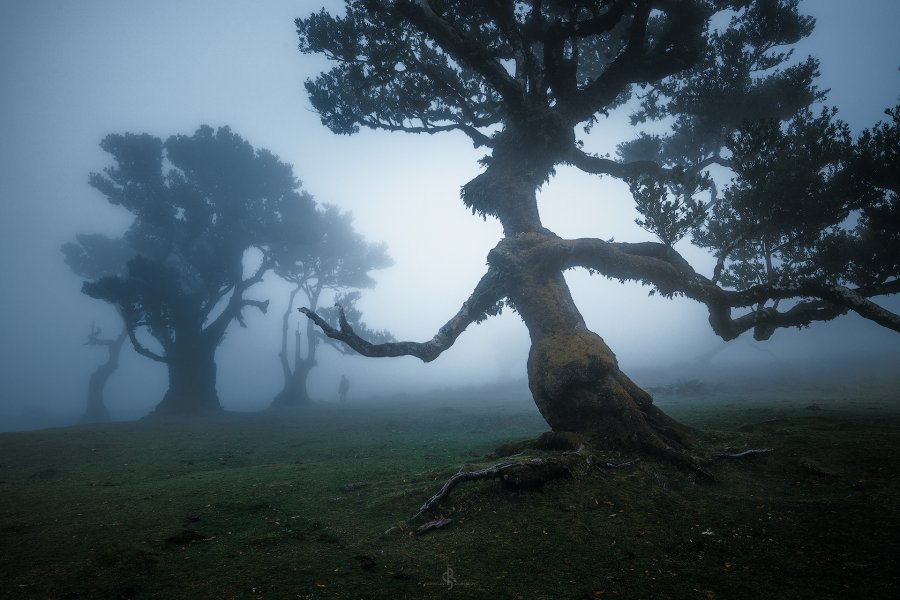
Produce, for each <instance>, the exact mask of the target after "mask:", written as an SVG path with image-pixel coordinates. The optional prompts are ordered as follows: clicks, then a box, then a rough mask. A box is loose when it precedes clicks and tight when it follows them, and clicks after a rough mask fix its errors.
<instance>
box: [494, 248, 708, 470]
mask: <svg viewBox="0 0 900 600" xmlns="http://www.w3.org/2000/svg"><path fill="white" fill-rule="evenodd" d="M557 239H558V238H556V236H554V235H552V234H546V233H536V232H532V233H527V234H519V235H516V236H511V237H507V238H506V239H504V240H503V241H501V242H500V244H499V245H498V246H497V247H496V248H495V249H494V250H493V251H492V252H491V256H490V259H489V260H490V262H491V266H495V265H496V266H497V267H499V268H501V269H503V270H504V272H506V273H507V274H508V277H509V280H510V281H513V282H515V283H513V284H512V285H510V289H509V290H508V293H509V296H508V298H509V301H510V302H511V303H512V305H513V306H514V307H515V309H516V311H517V312H518V313H519V314H520V315H521V317H522V319H523V320H524V321H525V325H526V326H527V327H528V332H529V334H530V336H531V350H530V352H529V354H528V385H529V388H530V389H531V393H532V396H533V397H534V401H535V404H536V405H537V407H538V410H540V412H541V414H542V415H543V417H544V419H545V420H546V421H547V423H548V424H549V425H550V427H551V428H552V429H553V430H554V431H573V432H578V433H581V434H584V435H586V436H587V437H589V438H590V439H592V440H593V441H594V442H595V443H596V444H598V445H600V446H603V447H609V448H621V449H636V450H640V451H644V452H649V453H652V454H656V455H661V456H666V457H668V458H672V457H673V456H678V455H679V454H680V453H681V451H683V450H684V449H685V448H687V447H689V446H690V437H691V436H690V429H689V428H687V427H686V426H684V425H682V424H680V423H678V422H677V421H676V420H674V419H672V418H671V417H669V416H667V415H666V414H664V413H663V412H662V411H661V410H659V408H657V407H656V406H654V404H653V400H652V398H651V397H650V395H649V394H647V392H645V391H643V390H642V389H641V388H640V387H638V386H637V385H636V384H635V383H634V382H633V381H631V379H629V378H628V376H627V375H625V374H624V373H623V372H622V371H621V370H620V369H619V365H618V362H617V361H616V357H615V354H613V352H612V350H611V349H610V348H609V346H607V345H606V343H605V342H604V341H603V339H602V338H601V337H600V336H599V335H597V334H596V333H594V332H592V331H590V330H589V329H588V328H587V326H586V325H585V323H584V319H583V318H582V316H581V313H579V312H578V309H577V308H576V306H575V303H574V301H573V300H572V296H571V294H570V292H569V288H568V286H567V284H566V281H565V279H564V278H563V275H562V273H561V272H560V271H559V270H558V269H556V268H545V267H544V266H543V265H542V261H541V259H540V256H541V248H542V246H544V245H546V244H548V243H549V244H552V243H553V242H554V240H557Z"/></svg>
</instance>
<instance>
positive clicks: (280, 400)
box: [272, 308, 316, 408]
mask: <svg viewBox="0 0 900 600" xmlns="http://www.w3.org/2000/svg"><path fill="white" fill-rule="evenodd" d="M288 310H290V308H289V309H288ZM300 343H301V338H300V332H299V331H295V332H294V366H293V368H290V367H289V366H288V361H287V357H286V356H285V354H284V352H285V350H286V349H285V348H283V349H282V354H281V355H280V356H281V363H282V369H283V371H284V386H283V387H282V388H281V391H280V392H278V394H277V395H276V396H275V398H274V399H273V400H272V408H289V407H294V406H305V405H307V404H312V399H311V398H310V397H309V392H307V390H306V381H307V379H308V378H309V372H310V371H312V370H313V368H314V367H315V366H316V359H315V357H314V356H313V357H312V358H310V357H307V358H301V356H300Z"/></svg>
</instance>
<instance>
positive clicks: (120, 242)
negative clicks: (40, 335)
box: [61, 234, 134, 423]
mask: <svg viewBox="0 0 900 600" xmlns="http://www.w3.org/2000/svg"><path fill="white" fill-rule="evenodd" d="M61 250H62V252H63V254H64V255H65V260H66V264H67V265H68V266H69V268H70V269H72V272H73V273H75V274H76V275H78V276H80V277H84V278H85V279H99V278H101V277H106V276H111V275H117V274H123V273H125V271H126V269H127V263H128V260H129V259H130V258H132V257H133V256H134V252H133V250H132V249H131V248H129V247H128V244H127V243H126V242H125V240H124V239H122V238H117V239H112V238H108V237H106V236H103V235H98V234H90V235H87V234H78V235H76V236H75V241H74V242H67V243H65V244H63V245H62V248H61ZM119 316H120V317H121V313H119ZM101 335H102V330H101V329H100V328H99V327H97V326H96V324H95V323H91V332H90V334H88V339H87V341H86V342H85V345H87V346H101V347H104V348H106V350H107V357H106V362H104V363H102V364H100V365H99V366H98V367H97V368H96V369H95V370H94V372H93V373H91V377H90V379H89V380H88V392H87V405H86V407H85V411H84V414H83V415H82V417H81V420H82V421H83V422H86V423H99V422H104V421H108V420H109V410H108V409H107V407H106V401H105V400H104V397H103V392H104V390H105V388H106V383H107V382H108V381H109V378H110V377H112V375H113V373H115V372H116V369H118V367H119V355H120V354H121V352H122V346H123V345H124V343H125V339H126V338H127V337H128V331H127V329H126V328H125V326H124V321H123V325H122V330H121V332H120V333H119V334H118V335H117V336H116V337H115V338H102V337H100V336H101Z"/></svg>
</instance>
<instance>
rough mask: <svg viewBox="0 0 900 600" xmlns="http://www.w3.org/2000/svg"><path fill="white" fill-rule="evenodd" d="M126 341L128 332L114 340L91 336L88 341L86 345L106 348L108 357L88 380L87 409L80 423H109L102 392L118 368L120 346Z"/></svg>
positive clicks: (123, 332)
mask: <svg viewBox="0 0 900 600" xmlns="http://www.w3.org/2000/svg"><path fill="white" fill-rule="evenodd" d="M92 333H93V332H92ZM96 333H97V334H98V335H99V333H100V331H99V329H97V330H96ZM126 339H128V331H127V330H123V331H122V333H120V334H119V336H118V337H117V338H116V339H114V340H106V339H103V340H101V339H99V338H98V337H97V336H96V335H92V337H91V338H90V340H89V341H88V344H91V345H100V346H106V348H107V351H108V355H107V359H106V362H105V363H103V364H102V365H100V366H99V367H97V369H96V370H95V371H94V372H93V373H91V378H90V379H89V380H88V396H87V407H86V408H85V410H84V414H83V415H82V416H81V422H82V423H105V422H106V421H109V410H107V408H106V402H105V401H104V399H103V390H104V389H105V388H106V382H107V381H109V378H110V377H111V376H112V374H113V373H115V372H116V369H118V368H119V355H120V354H121V352H122V346H123V345H124V343H125V340H126Z"/></svg>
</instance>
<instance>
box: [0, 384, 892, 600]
mask: <svg viewBox="0 0 900 600" xmlns="http://www.w3.org/2000/svg"><path fill="white" fill-rule="evenodd" d="M694 391H696V390H694ZM897 399H898V398H897V395H896V389H888V390H883V389H882V390H872V389H869V390H856V392H855V393H853V392H851V393H850V394H849V395H847V397H843V396H842V395H841V392H838V393H835V390H833V389H830V390H812V391H809V390H807V391H806V392H802V393H800V392H796V391H791V392H784V391H778V390H774V391H769V392H766V393H765V394H756V395H752V396H751V395H749V394H746V393H741V392H740V391H739V390H738V391H734V390H730V391H727V392H723V391H721V390H713V391H708V392H706V393H704V394H702V395H697V396H690V395H684V394H678V395H671V396H668V397H667V396H666V395H665V392H660V393H659V396H658V398H657V400H658V402H659V403H660V405H661V406H662V408H663V409H664V410H666V411H667V412H668V413H670V414H672V415H673V416H674V417H676V418H678V419H679V420H681V421H683V422H685V423H687V424H689V425H692V426H695V427H698V428H699V429H701V430H703V431H705V432H706V433H705V434H704V436H703V442H704V448H705V449H706V451H708V452H709V453H712V452H735V451H739V450H743V449H746V448H751V447H768V448H772V450H773V451H772V452H771V453H770V454H766V455H761V456H755V457H752V458H747V459H744V460H733V459H726V458H719V459H710V462H709V463H708V466H709V468H710V469H711V470H712V471H713V472H714V473H715V474H716V475H717V477H718V480H717V481H716V482H707V481H703V480H699V479H698V478H697V477H696V476H695V475H693V474H691V473H687V472H684V471H681V470H679V469H677V468H674V467H671V466H669V465H665V464H659V463H656V462H653V461H652V460H641V461H639V462H636V463H632V464H627V465H624V466H621V467H619V468H611V467H609V466H606V463H610V464H616V465H618V464H621V463H623V462H626V461H627V460H628V457H625V456H614V455H602V456H595V457H593V462H592V463H591V464H587V462H586V461H585V463H584V465H582V466H580V467H577V468H576V469H574V474H575V478H574V479H566V480H559V481H553V482H550V483H548V484H546V485H545V486H544V488H543V489H542V490H539V491H530V492H510V491H506V490H504V489H503V487H502V486H501V484H500V483H499V482H497V481H486V482H477V483H472V484H464V485H462V486H460V487H459V488H457V489H455V490H454V491H453V492H452V493H451V494H450V496H449V497H448V499H447V500H446V501H445V502H444V503H443V506H442V507H441V508H440V509H439V510H438V511H436V512H435V513H433V514H432V515H431V516H439V515H440V516H446V517H450V518H452V519H453V521H452V523H451V524H450V525H449V526H448V527H445V528H443V529H440V530H435V531H431V532H429V533H427V534H425V535H420V536H415V535H412V534H411V530H412V529H414V528H415V527H417V526H418V525H420V524H421V523H422V520H419V521H413V520H412V515H413V514H414V513H415V512H416V511H417V510H418V508H419V506H420V505H421V504H422V502H423V501H424V500H425V499H427V498H428V497H429V496H431V495H432V494H433V493H434V492H436V491H437V490H438V489H439V488H440V486H441V484H442V483H443V481H444V480H446V479H447V478H448V477H449V476H451V475H453V474H454V473H456V472H457V471H458V470H459V469H460V468H464V469H478V468H483V467H486V466H490V465H492V464H495V463H496V462H498V461H499V460H500V459H497V458H495V457H492V456H491V455H490V453H491V451H492V450H493V449H494V448H496V447H497V446H499V445H500V444H501V443H503V442H508V441H511V440H520V439H525V438H529V437H533V436H536V435H537V434H539V433H541V432H542V431H544V430H545V429H546V425H544V424H543V422H542V421H541V419H540V416H539V415H538V414H537V412H536V410H535V409H534V406H533V404H532V403H529V402H528V401H527V398H510V397H502V396H501V395H498V394H496V393H494V392H492V391H490V390H486V391H479V390H473V391H471V392H469V393H466V394H461V395H455V394H447V395H446V396H445V397H437V398H434V397H429V398H413V397H410V398H400V399H386V400H384V401H382V402H381V403H379V404H378V405H367V406H364V405H363V404H362V403H358V404H356V405H354V404H352V403H349V404H346V405H341V406H334V405H331V406H313V407H308V408H307V409H304V410H301V411H298V412H297V413H296V418H295V419H288V418H285V417H284V415H281V414H278V415H277V416H274V417H273V416H269V415H265V414H260V415H235V414H226V415H223V416H222V417H221V418H218V419H215V420H195V421H181V422H170V423H167V422H159V421H153V422H145V423H113V424H105V425H94V426H78V427H71V428H62V429H52V430H44V431H36V432H23V433H6V434H0V581H2V582H3V583H2V592H0V596H2V597H3V598H176V597H191V598H431V597H453V596H454V595H456V596H457V597H460V598H472V597H474V598H477V597H490V598H524V599H541V598H563V599H569V598H574V599H578V598H604V599H607V598H657V599H665V598H671V599H690V598H698V599H702V600H710V599H728V600H735V599H741V598H816V599H827V598H857V597H858V598H873V599H875V598H890V597H897V596H896V594H897V592H898V589H897V588H898V583H900V582H898V576H897V575H896V571H895V569H894V567H895V564H894V560H895V557H896V556H898V555H900V465H898V462H897V461H896V456H897V455H898V454H900V403H898V402H897ZM534 452H535V455H539V454H540V453H537V452H536V451H534Z"/></svg>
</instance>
